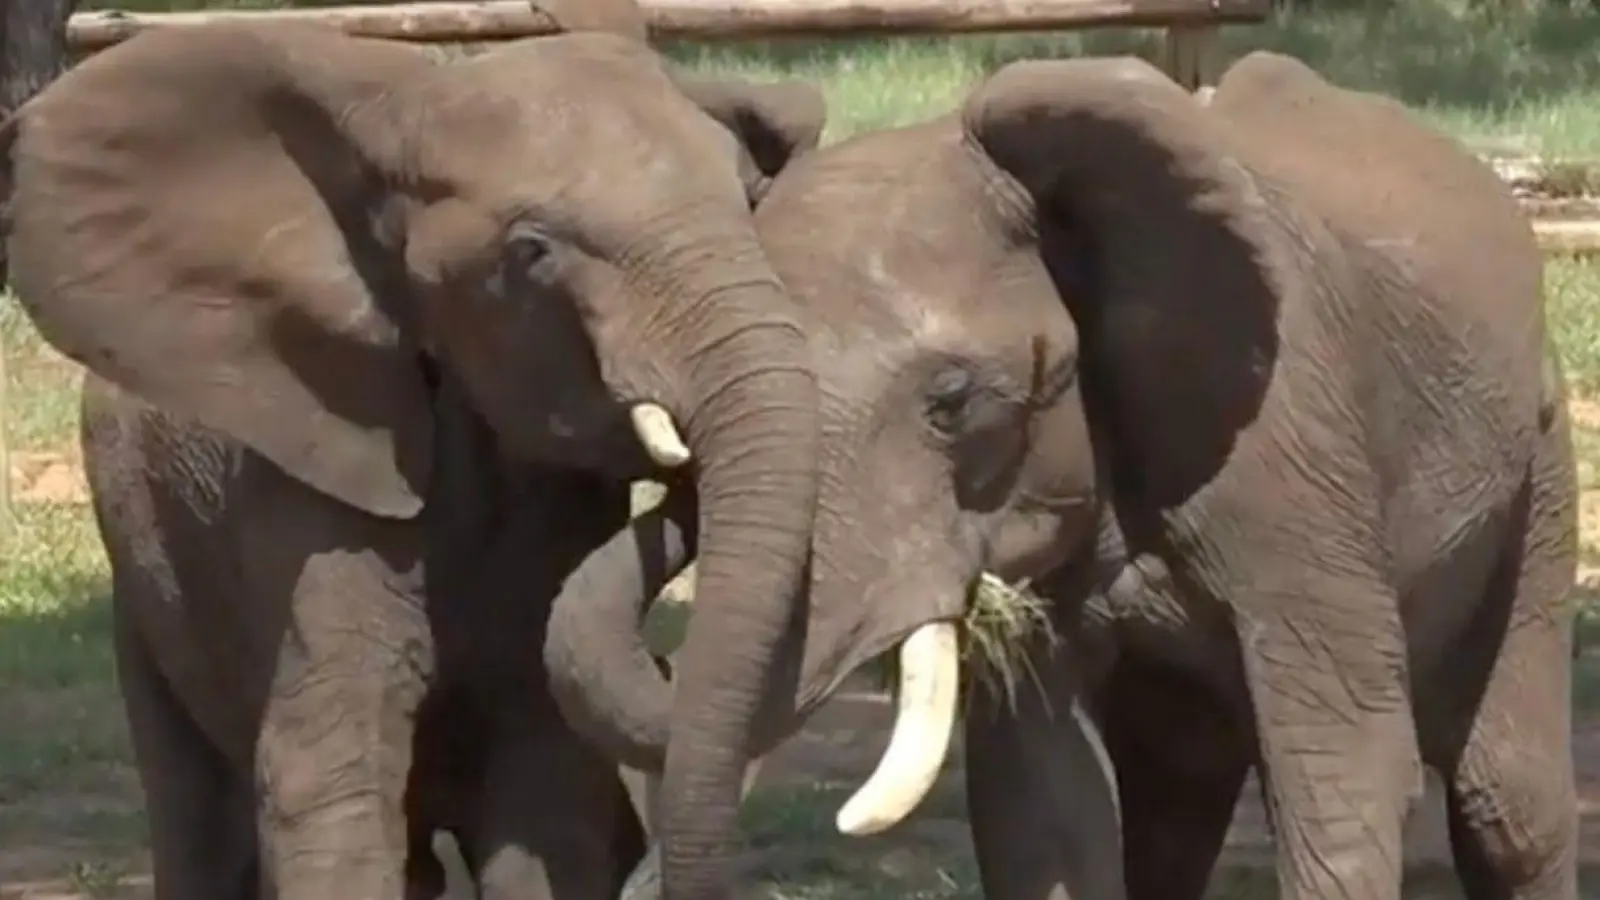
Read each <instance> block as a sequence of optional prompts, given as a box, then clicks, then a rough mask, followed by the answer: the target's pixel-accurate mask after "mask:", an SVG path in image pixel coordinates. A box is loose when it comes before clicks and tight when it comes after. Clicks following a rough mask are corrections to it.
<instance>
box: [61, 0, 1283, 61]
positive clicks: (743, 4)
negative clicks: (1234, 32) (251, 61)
mask: <svg viewBox="0 0 1600 900" xmlns="http://www.w3.org/2000/svg"><path fill="white" fill-rule="evenodd" d="M641 5H642V6H643V7H644V9H645V12H646V14H647V15H648V17H649V20H650V27H651V31H652V32H653V33H654V34H656V35H658V36H660V37H667V38H692V39H695V40H750V39H756V38H780V37H801V38H806V37H812V38H815V37H843V36H848V35H883V34H961V33H979V32H997V31H1053V30H1063V29H1084V28H1105V27H1115V26H1124V27H1134V26H1148V27H1171V26H1181V25H1223V24H1228V23H1235V22H1258V21H1261V20H1262V19H1264V18H1265V17H1266V15H1267V13H1268V11H1269V9H1270V4H1269V2H1267V0H644V2H642V3H641ZM249 20H272V21H298V22H322V23H326V24H330V25H333V26H335V27H337V28H341V29H343V30H344V31H346V32H349V33H350V34H356V35H363V36H367V37H377V38H388V39H391V40H398V41H418V42H426V43H468V42H476V41H501V40H510V39H515V38H522V37H533V36H536V35H541V34H548V33H550V32H552V31H554V30H555V24H554V22H553V21H552V20H551V19H550V17H549V16H547V15H546V14H544V13H543V12H541V11H539V10H538V9H536V8H535V6H534V5H533V4H530V3H528V2H526V0H478V2H420V3H395V4H364V5H361V6H342V7H326V8H321V9H276V10H205V11H199V12H174V13H131V12H121V11H116V10H107V11H100V12H83V13H78V14H76V15H74V16H73V17H72V19H71V21H70V23H69V24H68V30H67V35H68V41H69V43H71V45H72V46H73V47H74V48H75V49H81V50H86V51H93V50H100V49H103V48H105V47H108V46H110V45H112V44H114V43H117V42H118V41H122V40H126V39H127V38H129V37H131V36H133V35H134V34H136V33H138V32H140V31H143V30H145V29H148V28H168V27H182V26H185V25H195V24H199V23H202V22H216V21H249Z"/></svg>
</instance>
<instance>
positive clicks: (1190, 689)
mask: <svg viewBox="0 0 1600 900" xmlns="http://www.w3.org/2000/svg"><path fill="white" fill-rule="evenodd" d="M1096 694H1097V700H1098V706H1099V708H1101V709H1102V710H1104V715H1103V720H1102V721H1103V725H1104V729H1105V741H1106V748H1107V749H1108V750H1109V751H1110V752H1111V760H1112V763H1113V764H1114V765H1115V766H1116V771H1117V785H1118V788H1119V792H1118V796H1119V798H1120V799H1121V802H1122V840H1123V850H1122V858H1123V864H1124V867H1125V868H1126V871H1127V880H1128V898H1129V900H1201V898H1202V897H1204V896H1205V893H1206V887H1207V884H1208V883H1209V882H1210V880H1211V873H1212V870H1213V869H1215V867H1216V863H1217V858H1218V856H1220V855H1221V853H1222V847H1223V844H1224V843H1225V841H1226V839H1227V836H1228V826H1229V825H1231V824H1232V822H1233V813H1234V807H1235V806H1236V804H1237V802H1238V798H1239V790H1240V788H1241V787H1243V785H1244V781H1245V777H1246V776H1247V775H1248V774H1249V771H1250V762H1251V760H1252V759H1253V758H1254V747H1253V746H1252V744H1251V732H1252V730H1253V729H1251V728H1250V727H1249V725H1248V723H1247V722H1240V721H1239V720H1238V719H1237V717H1235V716H1234V715H1232V714H1230V711H1229V710H1228V709H1225V708H1224V707H1223V706H1222V704H1220V703H1218V702H1217V701H1216V699H1215V698H1214V697H1213V696H1212V695H1211V694H1210V693H1209V692H1208V690H1207V689H1206V688H1204V687H1200V686H1198V685H1197V682H1196V679H1193V678H1191V677H1189V676H1188V674H1187V673H1185V672H1183V670H1169V669H1165V668H1163V667H1161V666H1158V665H1156V666H1152V665H1149V664H1144V663H1141V662H1139V661H1137V660H1134V659H1131V658H1129V657H1126V656H1125V657H1124V658H1123V660H1122V661H1121V662H1120V663H1119V664H1118V665H1117V667H1116V669H1115V670H1114V671H1113V672H1112V674H1111V676H1110V678H1109V679H1107V683H1106V685H1105V687H1104V688H1103V689H1101V690H1099V691H1097V692H1096ZM1240 725H1243V726H1244V727H1242V728H1241V727H1238V726H1240Z"/></svg>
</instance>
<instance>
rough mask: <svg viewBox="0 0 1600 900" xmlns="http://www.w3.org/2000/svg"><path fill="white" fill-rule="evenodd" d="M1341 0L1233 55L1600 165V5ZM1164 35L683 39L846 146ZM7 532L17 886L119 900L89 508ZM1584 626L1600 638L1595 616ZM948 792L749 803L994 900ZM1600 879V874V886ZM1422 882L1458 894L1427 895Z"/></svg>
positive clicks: (119, 817)
mask: <svg viewBox="0 0 1600 900" xmlns="http://www.w3.org/2000/svg"><path fill="white" fill-rule="evenodd" d="M92 5H93V4H91V6H92ZM101 5H113V4H101ZM115 5H121V6H131V7H133V8H138V7H139V6H140V5H141V4H140V3H137V2H135V3H130V4H115ZM162 5H168V4H166V3H163V4H162ZM183 5H187V6H194V5H199V3H198V2H193V3H186V4H183ZM234 5H256V6H264V5H280V4H277V3H274V2H273V0H259V2H258V0H244V2H240V3H237V4H234ZM1325 6H1328V8H1327V9H1326V10H1325V11H1323V12H1319V13H1316V14H1311V13H1309V12H1305V11H1291V12H1287V13H1283V14H1280V15H1278V16H1276V17H1275V18H1274V20H1273V21H1271V22H1269V23H1267V24H1264V25H1261V26H1253V27H1241V28H1234V29H1231V30H1230V31H1229V32H1228V33H1227V46H1228V49H1229V52H1230V53H1231V54H1233V55H1237V54H1238V53H1242V52H1244V51H1245V50H1248V49H1251V48H1257V47H1263V48H1270V49H1275V50H1280V51H1284V52H1289V53H1292V54H1294V55H1296V56H1298V57H1300V58H1302V59H1304V60H1306V61H1307V62H1308V63H1309V64H1311V65H1312V66H1314V67H1315V68H1317V69H1319V70H1321V71H1323V72H1324V73H1326V74H1327V75H1328V76H1329V77H1331V78H1333V79H1335V80H1337V81H1339V82H1341V83H1344V84H1348V85H1352V86H1358V87H1364V88H1371V89H1377V90H1382V91H1385V92H1387V93H1390V94H1392V95H1394V96H1397V97H1399V98H1400V99H1402V100H1404V101H1406V102H1408V103H1410V104H1412V105H1413V106H1415V107H1416V108H1418V109H1419V110H1421V111H1422V112H1423V113H1424V114H1425V115H1426V116H1428V117H1430V118H1431V119H1432V120H1433V121H1435V122H1437V123H1439V124H1440V125H1441V126H1442V127H1445V128H1448V129H1449V130H1451V131H1453V132H1455V133H1457V134H1459V135H1462V136H1463V137H1467V138H1469V139H1472V140H1475V141H1490V142H1495V143H1502V144H1507V143H1509V144H1515V145H1518V146H1522V147H1525V148H1527V149H1528V150H1531V151H1538V152H1544V153H1548V154H1552V155H1557V156H1578V157H1589V156H1600V54H1597V53H1595V52H1594V48H1595V47H1597V46H1600V12H1593V11H1585V10H1581V9H1580V10H1571V9H1565V8H1562V7H1559V6H1556V5H1548V4H1536V5H1534V6H1533V7H1532V9H1529V10H1523V11H1509V12H1499V13H1494V14H1491V13H1490V12H1486V11H1483V10H1476V9H1470V8H1463V7H1461V6H1459V5H1456V4H1454V3H1451V2H1444V0H1407V2H1402V3H1396V4H1393V5H1389V6H1380V5H1376V4H1374V5H1372V6H1370V7H1365V8H1364V7H1362V6H1361V5H1360V4H1350V3H1340V4H1338V5H1337V7H1333V6H1332V5H1329V4H1325ZM1157 41H1158V36H1157V35H1156V34H1155V33H1154V32H1134V31H1115V32H1111V31H1108V32H1100V33H1092V34H1085V35H1034V36H1009V37H992V36H991V37H972V38H956V39H950V40H935V39H911V40H897V41H835V42H826V43H824V42H812V41H806V42H765V43H761V44H745V45H738V46H720V47H702V46H692V45H686V44H684V45H674V46H672V47H670V48H669V52H670V53H671V54H672V55H673V56H674V57H675V58H676V59H677V60H678V61H679V62H681V63H682V64H683V65H686V66H689V67H692V68H695V69H699V70H703V71H707V72H721V73H737V74H742V75H746V76H752V77H757V78H771V77H777V76H788V77H800V78H806V79H809V80H813V81H815V82H817V83H818V84H820V85H821V86H822V87H823V88H824V89H825V91H826V93H827V96H828V99H829V106H830V121H829V128H828V134H827V139H829V140H836V139H838V138H840V137H843V136H845V135H848V134H851V133H853V132H856V131H859V130H861V129H866V128H876V127H884V126H890V125H895V124H902V123H907V122H912V121H916V120H919V119H922V118H925V117H928V116H931V115H936V114H938V113H940V112H943V111H945V110H947V109H949V108H950V107H952V106H953V105H954V104H956V103H958V102H959V101H960V98H961V97H962V96H963V94H964V93H965V92H966V90H967V89H968V88H969V87H970V86H971V85H972V84H973V83H974V82H975V81H977V80H978V79H981V78H983V77H984V76H985V75H986V74H987V73H990V72H992V71H994V70H995V69H996V68H998V67H999V66H1001V65H1004V64H1005V63H1006V62H1009V61H1012V60H1015V59H1020V58H1025V57H1031V56H1063V55H1073V54H1080V53H1096V54H1105V53H1120V52H1132V53H1138V54H1142V55H1146V56H1151V55H1153V54H1154V52H1155V50H1156V48H1157ZM1548 287H1549V290H1548V297H1549V312H1550V316H1551V320H1552V323H1553V328H1554V331H1555V334H1556V336H1557V341H1558V343H1559V347H1560V350H1561V354H1562V356H1563V358H1564V360H1565V362H1566V366H1567V372H1568V376H1569V378H1570V380H1571V382H1572V385H1573V390H1574V396H1575V397H1576V398H1577V399H1578V402H1579V404H1580V405H1582V406H1583V407H1584V410H1586V411H1587V410H1591V409H1592V412H1586V414H1584V415H1578V416H1577V419H1578V423H1579V428H1578V432H1577V437H1576V440H1577V445H1578V451H1579V456H1580V480H1581V482H1582V484H1583V486H1584V488H1585V490H1586V492H1588V493H1587V496H1586V500H1585V507H1584V515H1585V543H1584V553H1585V564H1586V565H1588V566H1592V567H1595V568H1596V569H1600V263H1583V262H1571V261H1557V262H1553V263H1552V264H1551V265H1550V267H1549V270H1548ZM0 342H3V344H4V347H5V351H6V359H7V365H8V372H7V379H8V387H9V409H8V417H9V421H8V423H7V428H8V433H9V437H10V441H11V445H12V449H13V453H14V455H15V456H16V457H17V459H16V460H14V461H15V462H18V463H20V464H21V465H22V466H23V468H24V469H28V468H29V467H31V466H36V465H37V464H39V463H40V460H44V461H48V460H49V459H52V458H54V457H56V456H60V457H63V458H65V459H66V460H67V462H68V464H69V465H70V464H71V460H72V458H73V457H74V456H75V453H76V447H75V445H76V435H75V428H76V418H77V407H76V388H77V380H78V375H77V371H76V369H75V368H74V367H73V366H71V365H68V364H65V363H63V362H62V361H61V360H60V359H59V358H57V357H56V356H55V355H54V354H53V353H52V352H50V351H49V350H48V349H46V348H44V347H43V346H42V344H41V343H40V341H39V340H38V338H37V336H36V335H35V334H34V333H33V330H32V328H31V326H30V325H29V324H28V323H27V322H26V320H25V319H24V318H23V317H22V316H21V315H20V313H19V312H18V311H17V309H16V307H15V305H14V304H10V303H0ZM1576 409H1577V407H1575V410H1576ZM1589 498H1593V500H1594V502H1595V506H1594V507H1593V508H1592V509H1591V508H1590V506H1589ZM0 541H3V544H0V548H3V549H0V723H3V725H0V894H5V892H6V891H5V888H6V886H7V885H8V884H14V883H15V882H16V880H18V879H27V878H48V879H54V880H56V881H58V882H60V883H62V884H63V885H64V888H63V890H64V891H66V892H68V894H69V895H70V894H71V893H72V892H76V893H77V894H80V895H89V896H106V895H115V894H118V892H119V891H120V890H123V889H122V888H119V887H118V885H119V883H120V882H121V881H122V880H123V876H124V875H127V874H130V873H137V872H139V871H141V867H142V865H143V862H142V860H141V859H140V856H139V851H140V847H141V846H142V841H143V822H142V820H141V818H140V814H139V813H140V810H139V799H138V793H137V786H136V782H135V781H134V779H133V777H132V770H131V767H130V765H129V762H128V748H127V741H126V734H125V729H124V727H123V723H122V719H121V715H122V714H121V708H120V705H119V702H118V699H117V696H116V693H115V689H114V679H113V665H112V659H111V655H110V650H109V635H108V631H109V615H108V612H107V608H106V605H105V602H104V596H105V592H106V588H105V565H104V558H103V554H102V552H101V550H100V547H99V544H98V540H97V538H96V536H95V533H94V529H93V525H92V522H91V520H90V516H89V513H88V510H87V509H86V508H85V507H83V506H82V505H81V504H78V503H73V502H65V503H48V502H27V503H20V504H18V506H17V520H16V522H15V523H14V525H13V526H12V527H11V529H10V530H9V532H6V533H4V534H3V535H0ZM1597 592H1600V587H1597V588H1590V589H1587V590H1585V591H1583V592H1582V595H1583V596H1582V597H1581V598H1580V602H1581V603H1582V604H1583V605H1584V606H1585V607H1587V606H1589V605H1590V604H1591V601H1590V599H1589V598H1590V597H1591V596H1593V595H1594V594H1595V593H1597ZM1585 629H1586V630H1591V625H1590V624H1589V623H1588V622H1587V621H1586V624H1585ZM1592 630H1594V631H1595V632H1596V633H1595V634H1594V636H1593V638H1592V641H1591V643H1600V626H1592ZM1575 693H1576V698H1577V703H1578V705H1579V706H1580V707H1581V708H1583V709H1586V710H1600V652H1594V653H1590V654H1588V655H1587V656H1586V657H1585V659H1584V660H1583V661H1582V662H1581V664H1580V672H1579V675H1578V678H1577V682H1576V685H1575ZM941 790H942V791H944V793H942V794H940V795H939V796H938V797H936V798H935V799H934V800H933V801H930V803H929V804H927V805H926V806H925V808H924V809H922V810H919V812H918V813H917V819H916V822H915V823H914V825H913V826H910V827H907V828H905V829H901V830H897V831H896V832H894V833H891V834H890V835H885V836H880V837H877V838H872V839H868V840H866V841H845V840H844V839H842V838H840V837H838V836H837V835H835V834H834V833H833V831H832V821H831V820H832V815H833V811H834V810H835V809H836V808H837V807H838V805H839V803H840V802H842V800H843V799H844V794H843V793H842V792H841V791H840V790H839V789H837V788H835V787H832V786H825V787H804V788H796V787H792V786H789V787H783V786H780V787H775V788H772V789H769V790H766V791H763V792H759V793H758V794H757V795H756V796H755V797H753V798H752V801H751V803H750V808H749V809H748V810H747V811H746V819H747V824H748V825H749V831H750V834H751V838H752V844H753V857H752V859H753V862H752V869H751V872H750V874H751V875H752V877H754V878H755V879H757V880H766V881H769V882H770V883H771V884H772V885H773V888H774V891H775V892H776V894H775V895H777V896H782V897H786V898H795V900H801V898H805V900H822V898H829V900H834V898H837V900H875V898H887V897H891V896H912V897H919V898H928V900H935V898H937V900H943V898H969V897H970V898H977V897H978V896H980V892H979V891H978V888H977V886H976V874H975V868H974V865H973V863H972V860H971V856H970V852H969V849H968V847H967V845H966V843H965V837H964V830H963V826H962V824H961V823H962V818H963V815H964V811H963V808H962V805H961V802H960V798H959V791H958V790H957V792H956V795H955V796H954V797H953V798H952V796H951V795H950V794H949V790H948V786H946V787H944V788H941ZM1425 874H1426V873H1424V875H1425ZM1419 878H1423V880H1424V881H1426V878H1424V877H1423V876H1421V875H1419ZM1594 883H1595V884H1596V885H1597V886H1600V878H1597V879H1595V880H1594ZM1418 885H1423V882H1422V881H1419V882H1418ZM1413 894H1414V895H1415V896H1446V895H1448V894H1447V893H1446V894H1438V893H1435V892H1434V890H1433V889H1432V888H1430V887H1426V886H1419V887H1418V888H1417V890H1416V891H1414V892H1413ZM135 895H137V894H135ZM1271 895H1272V891H1271V887H1270V879H1267V880H1266V881H1265V882H1264V881H1263V880H1262V877H1261V876H1260V875H1259V874H1250V873H1244V874H1239V873H1228V874H1224V875H1221V876H1219V878H1218V881H1217V883H1216V884H1215V885H1214V890H1213V896H1214V897H1218V898H1223V897H1236V898H1244V897H1267V896H1271Z"/></svg>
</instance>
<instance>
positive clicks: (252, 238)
mask: <svg viewBox="0 0 1600 900" xmlns="http://www.w3.org/2000/svg"><path fill="white" fill-rule="evenodd" d="M430 66H431V63H429V62H428V60H427V58H426V57H425V56H424V55H423V54H421V53H419V52H417V51H415V50H413V49H411V48H406V47H401V46H398V45H394V44H389V43H385V42H380V41H368V40H360V39H354V38H349V37H346V36H344V35H342V34H339V33H338V32H336V31H333V30H331V29H324V28H320V27H314V26H301V25H296V26H287V25H252V26H240V25H214V26H199V27H194V28H188V29H181V30H180V29H173V30H171V31H152V32H148V33H145V34H141V35H139V36H138V37H135V38H133V39H132V40H130V41H128V42H126V43H124V44H122V45H120V46H117V47H114V48H112V49H110V50H107V51H105V52H103V53H100V54H98V55H96V56H93V57H91V58H90V59H88V60H87V61H86V62H84V63H83V64H81V65H79V66H78V67H76V68H74V69H73V70H71V71H69V72H68V73H67V74H65V75H64V76H62V78H60V79H59V80H58V81H56V82H55V83H54V84H52V85H51V86H50V87H49V88H47V89H46V90H45V91H44V92H42V93H41V94H40V95H38V96H37V97H35V98H34V99H33V100H32V101H31V102H30V103H29V104H28V105H27V106H26V107H25V108H24V109H23V110H22V112H21V113H20V114H19V115H18V117H17V119H16V121H15V122H14V123H12V125H11V126H8V127H10V128H13V129H15V130H14V132H11V133H10V134H11V140H10V149H11V154H10V156H11V160H12V162H13V165H14V176H15V184H14V191H13V195H12V204H11V233H10V235H9V250H10V254H9V256H10V259H11V263H12V281H13V285H14V287H15V288H16V290H17V292H18V294H19V297H20V300H21V303H22V305H23V306H24V308H25V309H26V310H27V312H28V314H29V315H30V317H31V318H32V319H33V321H34V322H35V324H36V325H37V327H38V328H39V331H40V333H41V334H42V335H43V336H44V338H45V339H46V340H47V341H49V342H50V343H51V344H52V345H53V346H54V347H56V348H57V349H58V350H60V351H61V352H63V353H64V354H66V355H67V356H69V357H71V358H73V359H75V360H77V361H78V362H80V363H82V364H84V365H85V366H87V367H89V368H90V369H92V370H94V371H95V372H97V373H98V374H100V375H102V376H103V377H105V378H107V379H108V380H110V381H112V382H114V383H116V384H118V385H120V386H122V387H123V388H125V389H127V390H129V391H131V392H133V393H136V394H139V395H141V396H143V397H144V398H146V399H147V400H149V401H150V402H152V403H155V404H157V405H159V406H162V407H164V408H166V409H168V410H171V411H173V412H176V413H179V414H181V415H188V416H192V417H193V418H194V419H195V420H197V421H198V422H200V423H201V424H204V425H206V426H209V427H212V428H215V429H217V430H219V431H222V432H225V433H227V434H229V435H232V436H234V437H236V438H238V439H239V440H241V441H243V442H244V443H245V444H247V445H248V446H250V447H251V448H252V449H254V450H256V451H257V452H259V453H261V454H262V455H263V456H265V457H267V458H268V459H270V460H272V461H273V462H274V463H276V464H277V465H278V466H280V467H282V468H283V469H284V470H285V471H287V472H288V473H290V474H291V475H293V476H295V477H296V478H298V479H300V480H301V481H304V482H305V483H307V484H309V485H311V486H313V487H315V488H317V489H318V490H320V491H322V492H324V493H327V494H329V495H331V496H333V497H336V498H338V499H340V500H342V501H344V502H346V503H349V504H351V505H353V506H355V507H358V508H360V509H363V510H366V511H368V512H371V513H373V514H376V515H383V516H393V517H409V516H411V515H414V514H415V513H416V512H417V511H418V510H419V509H420V508H421V505H422V497H423V492H424V490H425V486H426V485H425V483H426V480H427V478H428V476H429V473H430V467H431V452H432V448H431V433H432V413H431V410H430V406H429V396H428V391H427V387H426V384H425V383H424V381H423V378H422V375H421V371H420V369H419V366H418V363H417V357H416V355H415V354H414V353H413V352H412V351H411V350H410V348H409V347H408V346H407V343H406V340H405V337H404V336H403V335H402V333H401V330H400V325H401V320H400V319H399V318H397V317H396V316H395V315H394V314H393V312H392V306H391V304H396V303H403V302H404V299H405V285H404V282H403V281H401V279H400V278H399V277H397V273H398V270H397V269H395V268H392V267H390V266H389V265H387V264H386V261H385V254H384V252H383V251H382V250H381V249H380V248H379V247H378V244H377V239H376V238H375V236H374V231H373V226H372V224H371V222H372V218H373V217H374V216H375V215H376V211H377V210H379V209H381V208H382V207H381V200H382V197H381V195H380V194H379V190H380V189H379V187H378V186H377V182H379V181H380V180H381V179H378V178H376V177H374V175H373V171H374V169H373V162H372V161H373V160H374V159H378V158H383V159H386V160H389V161H390V162H391V163H392V162H393V161H394V160H398V159H400V158H402V157H404V156H405V151H404V149H403V146H404V144H403V139H402V135H400V134H398V133H397V132H396V128H397V126H396V125H394V124H393V123H394V122H397V121H398V122H404V121H409V120H410V119H411V118H412V117H409V116H405V115H398V114H396V115H366V114H363V113H364V112H366V113H370V112H372V110H373V109H374V108H379V109H381V107H374V104H373V101H374V100H375V98H377V99H382V98H384V97H386V93H387V92H388V91H390V89H391V88H392V87H393V86H394V85H395V84H397V83H399V82H400V81H401V79H403V78H404V77H405V76H407V75H409V74H416V73H420V72H422V71H425V70H427V69H428V67H430ZM390 171H392V169H390Z"/></svg>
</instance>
